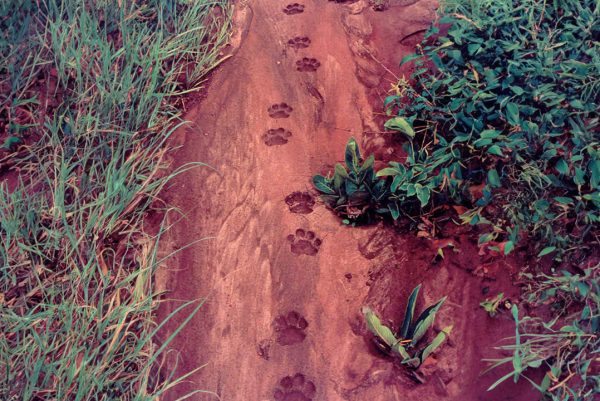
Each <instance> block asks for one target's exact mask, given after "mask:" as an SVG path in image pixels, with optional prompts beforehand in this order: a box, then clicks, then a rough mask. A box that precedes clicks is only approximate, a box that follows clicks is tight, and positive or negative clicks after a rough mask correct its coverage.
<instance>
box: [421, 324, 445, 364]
mask: <svg viewBox="0 0 600 401" xmlns="http://www.w3.org/2000/svg"><path fill="white" fill-rule="evenodd" d="M452 328H453V326H452V325H450V326H448V327H444V329H443V330H442V331H440V332H439V333H438V335H437V336H435V338H434V339H433V341H432V342H431V344H429V345H428V346H427V347H425V349H424V350H423V352H422V353H421V363H423V362H425V359H427V357H428V356H429V355H431V354H432V353H433V352H435V350H436V349H438V348H439V347H440V345H442V343H443V342H444V341H445V340H446V338H447V337H448V336H449V335H450V333H451V332H452Z"/></svg>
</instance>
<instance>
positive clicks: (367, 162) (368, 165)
mask: <svg viewBox="0 0 600 401" xmlns="http://www.w3.org/2000/svg"><path fill="white" fill-rule="evenodd" d="M373 164H375V156H373V155H371V156H369V157H367V160H365V162H364V163H363V165H362V166H360V172H361V173H362V172H363V171H366V170H367V169H370V168H371V167H373Z"/></svg>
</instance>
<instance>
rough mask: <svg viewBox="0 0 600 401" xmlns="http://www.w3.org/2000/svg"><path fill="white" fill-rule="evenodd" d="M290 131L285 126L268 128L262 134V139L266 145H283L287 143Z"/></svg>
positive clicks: (290, 134)
mask: <svg viewBox="0 0 600 401" xmlns="http://www.w3.org/2000/svg"><path fill="white" fill-rule="evenodd" d="M291 136H292V133H291V132H290V131H288V130H286V129H285V128H277V129H270V130H268V131H267V132H266V133H265V134H264V135H263V136H262V138H263V141H264V142H265V145H267V146H275V145H285V144H286V143H288V138H289V137H291Z"/></svg>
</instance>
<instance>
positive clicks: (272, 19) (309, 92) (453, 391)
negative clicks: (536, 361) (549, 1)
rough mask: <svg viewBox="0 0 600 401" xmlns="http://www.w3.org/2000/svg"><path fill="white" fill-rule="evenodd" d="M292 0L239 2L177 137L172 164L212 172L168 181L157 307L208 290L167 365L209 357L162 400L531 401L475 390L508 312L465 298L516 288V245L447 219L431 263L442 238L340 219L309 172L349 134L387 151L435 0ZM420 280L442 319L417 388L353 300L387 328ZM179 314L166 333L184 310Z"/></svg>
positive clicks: (323, 164) (332, 156)
mask: <svg viewBox="0 0 600 401" xmlns="http://www.w3.org/2000/svg"><path fill="white" fill-rule="evenodd" d="M302 6H303V7H300V6H299V5H292V6H289V7H286V4H285V3H279V2H274V1H267V0H249V1H248V4H245V3H244V4H238V5H236V11H235V21H234V22H235V28H236V31H235V32H234V34H233V41H232V43H233V48H234V49H233V50H235V51H234V55H233V57H232V58H231V59H230V60H228V61H227V62H226V63H225V64H224V65H223V66H222V67H221V68H220V69H219V70H218V71H217V72H216V73H215V74H214V76H213V78H212V80H211V83H210V85H209V87H208V93H207V96H206V98H205V99H204V100H203V101H202V102H201V103H200V105H199V107H197V108H195V109H193V110H192V111H190V113H189V115H188V116H187V118H188V119H189V120H190V121H191V125H190V126H189V128H187V129H185V130H180V131H179V132H178V133H177V135H176V138H175V141H176V142H177V143H176V144H179V145H182V147H181V149H180V150H179V151H178V152H177V154H176V161H175V163H174V167H177V166H182V165H184V164H186V163H189V162H205V163H208V164H209V165H210V166H212V167H213V168H214V169H211V168H196V169H193V170H191V171H189V172H187V173H185V174H183V175H181V176H179V178H178V179H177V180H176V181H174V183H173V185H172V186H171V187H170V188H169V189H168V190H167V191H166V197H167V200H168V201H169V202H170V203H171V204H173V205H175V206H177V207H179V208H180V209H181V210H182V211H183V212H184V213H185V218H184V219H181V216H180V215H175V214H172V215H171V219H170V220H171V222H173V223H174V222H175V221H177V223H176V224H175V225H174V228H173V230H171V232H170V234H169V238H168V239H167V241H166V242H165V243H164V244H163V246H164V249H163V250H162V251H163V253H165V254H166V253H170V252H173V251H175V250H180V252H179V253H177V255H176V256H174V257H173V258H171V259H170V260H169V261H168V262H167V266H166V268H165V269H163V270H162V272H161V274H160V275H159V280H158V281H159V287H161V288H166V289H168V290H169V291H170V292H169V295H168V298H169V299H170V300H169V301H168V302H165V303H163V305H162V307H161V309H160V311H159V315H160V316H159V317H163V318H164V317H165V316H167V315H168V314H169V313H170V312H171V311H173V310H174V309H175V308H176V307H177V306H178V305H180V304H181V301H182V300H190V299H204V298H206V303H205V305H204V306H203V307H202V309H201V310H200V312H199V313H198V314H197V315H196V316H195V317H194V318H193V319H192V321H191V322H190V323H189V324H188V325H187V326H186V328H185V329H184V330H183V331H182V332H181V333H180V334H179V335H178V336H177V338H176V339H175V341H174V342H173V343H172V347H171V348H172V349H174V350H175V351H177V352H178V353H179V364H178V365H177V368H176V370H177V372H178V373H179V374H182V373H184V372H186V371H189V370H191V369H194V368H196V367H198V366H201V365H204V364H206V367H204V368H203V369H201V370H199V371H198V372H196V373H194V374H193V375H192V376H191V377H190V378H189V380H188V381H187V382H186V383H184V384H182V385H180V386H177V387H175V388H174V389H173V390H172V391H171V392H170V393H169V394H167V396H166V397H165V399H168V400H175V399H177V398H178V397H181V396H182V395H184V394H186V393H188V392H190V391H194V390H196V389H203V390H208V391H213V392H215V393H216V394H218V395H219V396H220V397H221V399H222V400H226V401H233V400H240V401H241V400H252V401H254V400H277V401H280V400H285V401H300V400H302V401H311V400H323V401H324V400H328V401H334V400H377V401H379V400H382V401H385V400H415V401H417V400H437V399H445V400H456V401H459V400H460V401H470V400H490V401H496V400H532V399H535V398H534V395H533V394H534V393H532V391H531V389H530V385H529V384H527V382H525V381H521V382H520V383H519V384H518V385H515V384H513V383H512V381H510V380H509V381H507V382H506V383H505V384H503V385H501V386H499V387H498V388H497V390H496V391H494V392H486V388H487V387H488V386H489V385H490V384H491V383H493V382H494V381H495V380H496V379H497V378H498V377H500V374H503V373H505V371H496V372H494V373H493V374H486V375H483V376H481V375H480V373H481V371H482V370H483V369H484V368H485V366H486V365H485V363H484V362H482V361H481V359H482V358H484V357H490V356H497V355H495V354H494V351H493V349H492V347H493V346H494V345H498V342H499V341H500V339H502V338H503V337H506V336H510V335H511V334H512V333H513V332H514V324H513V322H512V321H511V318H510V314H509V313H506V312H504V313H500V314H499V315H497V316H496V317H495V318H491V317H489V316H488V315H487V314H486V312H484V311H483V310H482V309H481V308H480V307H479V303H480V302H481V301H483V300H484V299H485V298H486V297H492V296H495V295H496V294H497V293H499V292H504V293H505V295H507V296H508V297H509V298H510V297H513V298H516V297H515V295H516V294H517V293H518V288H516V287H515V286H514V285H513V281H514V279H515V273H516V271H517V267H516V266H519V263H517V259H515V258H514V257H513V258H507V259H504V258H502V257H496V258H490V257H484V256H479V254H478V249H477V246H476V244H474V243H473V241H472V240H470V239H469V238H473V237H474V235H472V234H469V233H468V232H465V230H464V229H458V228H456V227H454V226H453V225H449V226H448V227H446V228H444V230H443V232H444V234H445V235H446V238H445V240H449V241H452V242H453V243H454V245H455V250H456V252H453V251H452V250H451V249H450V248H445V249H444V250H445V259H443V260H442V261H441V262H439V263H434V257H435V255H436V252H437V248H438V247H440V246H442V245H444V243H440V242H439V241H437V242H436V241H435V240H431V239H425V238H416V237H415V236H414V234H410V233H409V234H399V233H397V232H396V231H395V230H394V229H393V228H392V227H387V226H384V225H377V226H372V227H365V228H348V227H346V226H344V225H342V224H341V222H340V221H339V219H337V218H336V217H335V216H334V215H333V214H332V213H330V212H329V211H328V210H326V209H325V207H324V206H323V205H321V204H320V203H319V202H318V201H316V196H315V194H314V193H312V187H311V184H310V177H311V176H312V174H314V173H315V172H319V171H324V170H325V171H326V170H328V169H330V168H331V163H332V162H333V161H335V160H338V159H340V158H341V156H342V153H343V149H344V145H345V143H346V141H347V140H348V138H349V137H350V136H354V137H356V138H357V139H358V140H359V141H361V142H362V145H363V149H366V150H367V151H368V152H373V153H375V154H376V155H377V156H378V157H379V158H380V159H381V158H385V157H389V156H390V155H391V154H394V152H396V149H395V148H394V147H391V146H390V145H388V143H389V142H390V141H389V140H387V138H386V136H385V134H380V133H379V131H380V130H381V128H380V127H381V121H380V120H381V119H382V117H381V105H382V103H383V98H384V97H385V96H387V91H388V90H389V88H390V84H391V83H393V82H396V80H397V77H398V76H399V75H400V74H402V73H406V71H401V70H400V69H399V68H398V67H397V66H398V63H399V61H400V60H401V59H402V57H404V56H405V55H406V54H408V53H410V52H411V51H412V49H413V46H414V44H415V43H416V42H417V41H418V39H419V38H420V37H422V32H423V30H424V29H425V28H426V27H427V26H428V24H429V23H430V22H431V20H432V18H433V17H434V9H435V5H434V4H432V2H431V1H429V0H422V1H420V2H416V1H393V0H392V1H390V2H389V7H388V8H387V9H386V10H385V11H384V12H375V11H373V9H372V7H371V6H370V5H369V4H368V3H367V2H365V1H364V0H361V1H358V2H355V3H351V4H338V3H335V2H326V1H323V0H321V1H317V0H306V1H304V2H303V4H302ZM284 9H285V10H284ZM420 35H421V36H420ZM461 230H462V232H461ZM475 237H476V236H475ZM200 238H207V239H206V240H204V241H201V242H197V243H195V244H194V245H192V246H189V247H187V248H186V245H188V244H190V243H193V242H194V241H198V240H199V239H200ZM419 283H423V289H424V291H423V292H424V296H423V297H422V298H424V300H423V304H425V303H427V304H430V303H432V302H434V301H436V300H437V299H439V298H440V297H442V296H444V295H448V301H447V302H446V304H445V306H444V307H443V308H442V310H441V312H440V313H439V314H438V319H437V322H436V327H437V328H440V327H444V326H446V325H448V324H453V325H454V330H453V331H452V334H451V339H450V341H449V342H448V343H447V344H446V345H445V346H443V347H442V348H441V349H440V350H438V351H437V352H436V353H435V355H434V356H433V357H431V358H430V359H429V360H428V361H427V363H426V364H425V366H423V367H422V368H421V374H422V376H423V377H424V380H425V384H417V383H415V382H414V381H413V380H411V379H409V378H408V376H407V375H406V374H405V372H404V371H403V370H402V369H400V368H398V367H394V365H393V363H392V362H391V361H389V360H387V359H385V358H383V357H382V356H381V355H379V354H377V352H375V351H374V348H373V346H372V345H371V342H370V341H369V338H370V337H369V335H368V333H367V330H366V327H365V324H364V321H363V319H362V316H361V312H360V311H361V308H362V306H363V305H369V306H371V307H372V308H373V309H375V310H376V311H377V313H378V314H379V315H380V316H382V317H383V318H384V320H385V321H389V320H391V321H393V322H394V324H395V325H398V324H399V320H400V319H401V315H402V311H403V309H404V306H405V305H404V302H405V300H406V298H407V296H408V294H409V292H410V291H411V290H412V288H413V287H414V286H415V285H417V284H419ZM484 293H486V294H487V295H484ZM421 306H422V305H420V306H419V307H421ZM175 320H176V321H173V322H170V323H169V324H168V325H167V327H166V329H165V330H163V332H162V334H161V337H162V338H165V337H166V336H168V335H169V333H171V332H172V331H173V330H174V329H175V327H176V325H177V324H179V323H181V322H182V321H183V316H182V317H180V318H179V319H175ZM174 366H175V365H174V362H173V361H170V362H169V367H170V368H174ZM189 399H192V400H208V399H216V398H215V397H214V396H212V395H208V394H202V393H196V394H194V395H192V396H191V397H190V398H189Z"/></svg>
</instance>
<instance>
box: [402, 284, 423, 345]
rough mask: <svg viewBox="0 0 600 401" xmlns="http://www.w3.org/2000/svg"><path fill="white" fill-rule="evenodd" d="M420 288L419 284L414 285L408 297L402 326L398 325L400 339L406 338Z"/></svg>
mask: <svg viewBox="0 0 600 401" xmlns="http://www.w3.org/2000/svg"><path fill="white" fill-rule="evenodd" d="M420 290H421V284H419V285H418V286H416V287H415V288H414V289H413V290H412V292H411V293H410V296H409V297H408V303H407V304H406V311H405V312H404V319H403V320H402V326H400V337H401V338H402V339H406V338H408V331H409V330H410V325H411V324H412V320H413V315H414V313H415V305H416V303H417V297H418V296H419V291H420Z"/></svg>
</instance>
